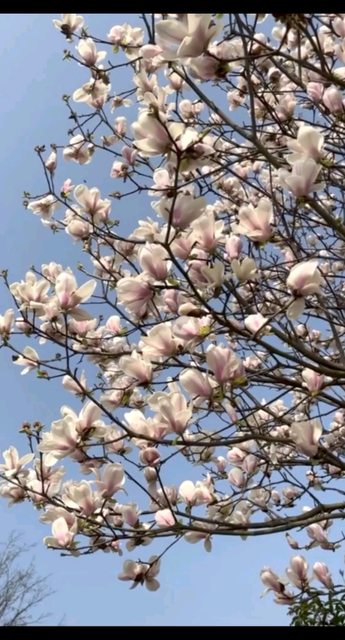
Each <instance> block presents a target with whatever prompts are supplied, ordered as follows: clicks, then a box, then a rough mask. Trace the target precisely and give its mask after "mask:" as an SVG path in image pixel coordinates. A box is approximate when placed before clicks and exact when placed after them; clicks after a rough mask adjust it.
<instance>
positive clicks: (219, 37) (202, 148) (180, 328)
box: [0, 14, 345, 605]
mask: <svg viewBox="0 0 345 640" xmlns="http://www.w3.org/2000/svg"><path fill="white" fill-rule="evenodd" d="M279 15H281V16H282V17H281V19H280V21H275V20H274V19H273V18H272V14H227V15H226V14H224V16H223V15H222V14H154V15H152V16H151V17H150V19H147V18H146V14H143V16H144V17H145V20H144V27H138V26H130V25H129V24H124V25H115V26H113V27H112V28H111V29H110V30H109V33H108V34H107V35H106V36H104V39H102V40H101V39H99V38H96V37H91V36H90V35H89V31H88V30H86V28H85V27H84V19H83V17H82V16H78V15H76V14H62V19H61V20H54V26H55V27H56V28H57V29H58V30H59V31H61V33H62V34H63V36H64V37H65V38H66V39H67V41H68V43H73V42H74V43H76V45H75V46H74V45H73V47H72V49H71V51H67V52H66V51H65V58H69V59H70V60H75V61H76V62H78V64H79V66H80V68H81V69H83V68H84V70H85V68H86V70H87V73H88V74H89V75H88V80H87V82H85V83H84V84H82V86H81V87H79V88H76V90H75V91H74V93H73V96H72V97H68V96H65V97H64V100H65V102H66V105H67V108H68V109H69V110H70V112H71V117H72V119H74V120H76V123H77V124H76V126H75V127H74V128H73V129H71V131H70V138H69V140H68V141H67V143H66V145H65V146H64V147H59V146H57V145H52V151H51V153H50V154H49V155H47V154H46V151H45V149H44V148H40V147H38V148H37V149H36V150H37V153H38V155H39V156H40V158H41V160H42V162H43V165H44V169H45V178H46V182H47V192H46V193H45V194H44V195H43V196H40V197H39V198H35V197H31V196H30V195H27V197H26V198H25V206H26V208H27V210H28V211H29V212H31V213H32V214H35V215H36V216H38V217H40V219H41V222H42V224H43V225H44V226H45V227H46V228H47V230H51V231H52V232H54V233H56V232H64V233H66V234H67V235H68V236H69V239H70V240H71V241H72V242H74V243H80V245H81V247H82V248H83V251H84V256H85V254H86V257H87V259H88V263H87V264H86V265H83V264H79V265H78V269H79V274H78V278H77V277H76V275H75V273H73V270H72V269H71V268H70V267H69V266H66V265H61V264H58V263H56V262H50V263H48V264H44V265H42V266H41V268H40V269H35V268H34V267H33V268H31V269H30V271H28V272H27V273H26V275H25V279H24V280H22V281H21V282H11V281H10V280H9V275H8V274H7V272H3V274H2V275H3V278H4V281H5V284H6V286H7V287H8V290H9V294H10V295H11V296H12V300H13V303H12V308H10V309H8V310H7V311H6V312H5V314H4V315H3V316H0V334H1V337H2V341H3V345H4V346H6V347H7V348H8V349H10V350H11V351H12V353H13V359H14V364H16V365H19V366H20V367H23V368H22V371H21V373H22V374H26V373H30V372H33V371H35V372H36V374H37V377H38V378H39V379H41V378H43V379H45V380H49V381H53V380H54V381H53V382H52V384H58V383H61V384H62V385H63V387H64V389H65V390H66V391H67V392H69V393H70V394H71V397H72V396H74V400H75V401H76V402H81V405H82V406H81V409H80V410H79V411H78V410H75V409H73V408H71V407H69V406H63V407H62V408H61V417H60V418H58V419H57V420H55V421H54V422H53V423H52V424H51V427H50V429H46V428H44V427H43V426H42V425H41V423H40V422H37V423H35V424H34V425H31V424H25V425H23V428H22V432H23V433H24V434H25V435H26V437H27V438H28V440H29V443H30V447H31V451H35V452H34V453H30V454H28V455H24V456H23V457H20V456H19V454H18V452H17V450H16V449H15V448H14V447H9V449H8V450H6V451H5V452H4V454H3V455H4V460H5V462H4V464H2V465H0V475H1V485H0V494H1V495H2V496H3V497H4V498H7V499H8V500H9V503H10V504H16V503H20V502H22V501H24V500H27V501H30V502H31V503H32V504H33V505H34V507H36V508H37V509H39V510H40V511H41V512H42V513H41V515H40V521H41V522H43V523H46V524H49V525H50V526H51V535H50V536H47V537H45V538H44V542H45V544H46V545H47V546H48V547H49V548H53V549H60V550H64V553H67V554H71V555H75V556H77V555H80V554H83V553H90V552H96V551H99V550H102V551H103V552H113V553H117V554H118V555H120V556H122V555H123V553H124V550H125V552H128V553H132V554H134V555H135V553H136V551H137V548H138V547H139V546H144V547H145V546H148V545H150V544H152V543H155V542H156V541H157V543H158V544H159V540H161V541H162V542H163V543H164V545H165V546H166V548H168V547H169V549H170V547H171V546H173V545H172V542H177V541H179V540H180V539H184V540H185V541H186V542H188V543H192V544H193V543H198V542H201V541H202V542H203V545H204V548H205V550H206V551H207V552H210V551H211V548H212V542H214V541H215V539H216V538H217V536H218V535H223V536H224V535H228V536H240V537H241V538H242V539H243V540H247V544H249V541H250V536H251V535H268V534H270V535H273V534H274V533H275V532H281V531H289V530H291V529H296V530H299V531H302V532H303V533H305V534H306V536H307V539H306V542H305V544H300V543H298V542H297V541H295V540H294V539H293V538H291V536H290V534H287V540H288V543H289V545H290V547H292V549H295V550H296V549H300V550H301V549H304V550H308V549H309V548H313V547H315V546H318V547H320V549H321V550H323V551H330V550H333V551H334V550H335V549H337V548H338V547H339V546H341V543H342V542H343V536H342V534H339V535H338V534H336V533H335V534H334V536H333V537H331V536H330V529H331V525H332V524H333V523H335V522H336V521H337V520H338V519H340V518H341V514H342V513H343V510H344V507H345V502H344V499H343V491H342V490H341V480H342V478H343V477H344V472H345V458H344V456H345V413H344V409H345V405H344V401H343V398H342V392H341V390H342V387H343V385H344V382H345V355H344V354H345V351H344V349H345V332H344V322H345V317H344V309H345V305H344V300H345V298H344V291H345V279H344V278H345V225H344V222H343V205H344V165H345V156H344V151H343V149H342V146H341V143H340V141H341V139H342V137H343V136H344V133H345V112H344V109H345V97H344V96H343V86H344V78H345V72H344V71H345V67H344V66H341V65H342V64H345V14H279ZM284 16H285V18H284ZM289 16H290V17H289ZM263 22H265V24H266V27H265V29H264V31H260V29H261V28H262V27H261V24H262V23H263ZM267 25H268V27H267ZM268 30H270V31H271V37H268V35H267V32H268ZM99 46H101V47H102V48H105V49H106V50H99ZM109 58H110V61H108V62H106V60H108V59H109ZM117 60H119V62H117ZM123 67H125V68H126V69H127V70H128V76H129V80H130V83H129V85H128V86H127V87H126V88H125V89H124V90H123V91H120V90H119V87H118V85H117V83H116V80H115V83H114V84H112V82H113V81H112V76H113V77H114V78H115V79H116V78H117V75H116V72H117V69H119V68H121V69H123ZM113 86H116V87H117V89H118V93H117V94H116V93H114V91H113V89H112V87H113ZM79 103H81V107H82V112H83V113H84V111H85V109H86V108H87V109H89V113H88V114H87V115H86V116H85V115H80V116H79V115H78V113H77V110H78V105H79ZM223 103H225V107H224V105H223ZM121 109H123V110H124V111H123V112H121V111H120V112H121V113H126V111H125V110H128V113H130V114H133V120H132V121H131V122H129V121H128V120H129V119H130V117H129V116H125V115H120V116H118V117H116V118H115V120H114V116H112V114H113V112H114V111H118V110H121ZM233 112H235V113H234V114H233ZM102 150H103V151H106V154H107V157H108V159H110V160H109V174H108V177H109V182H110V183H111V184H116V187H113V188H114V189H116V190H115V191H114V192H113V193H112V194H110V195H109V194H106V192H105V188H104V189H103V188H102V191H101V190H100V189H99V188H98V187H96V186H91V185H92V184H94V183H93V182H92V178H91V180H90V181H89V180H88V181H87V182H86V183H83V184H78V183H77V182H80V180H79V179H78V180H74V178H73V179H72V178H71V177H68V178H66V177H65V176H66V174H65V173H63V174H61V177H59V182H58V184H59V187H58V188H56V187H55V184H57V175H59V176H60V174H59V172H60V168H61V166H63V172H65V171H66V166H70V167H72V166H73V165H72V164H70V165H67V164H66V163H75V164H76V165H91V167H92V165H93V163H94V162H96V161H97V157H98V155H99V153H100V152H101V151H102ZM90 170H91V169H90ZM72 173H73V171H72V169H71V174H72ZM76 175H77V174H76ZM74 182H76V184H74ZM88 185H89V186H88ZM135 194H139V195H140V202H141V204H140V213H138V214H137V213H136V212H135V213H134V219H136V220H137V222H136V225H137V226H136V228H134V230H133V231H132V232H131V233H130V234H127V233H125V234H123V233H122V231H121V224H122V223H119V221H115V220H114V219H113V218H112V215H113V213H112V212H113V211H114V210H115V209H116V207H115V205H118V206H119V207H120V206H121V202H122V201H124V202H125V203H127V202H128V200H127V198H128V197H130V196H131V195H135ZM136 201H137V200H134V204H133V207H134V208H135V206H136V205H135V202H136ZM150 205H151V209H152V213H151V216H149V217H146V218H145V219H138V216H142V215H143V214H142V211H143V208H144V207H147V208H148V209H149V208H150ZM126 207H127V204H126ZM60 214H61V215H60ZM82 276H85V277H86V280H85V281H84V282H83V283H82ZM90 303H91V304H90ZM95 309H96V311H95ZM105 310H106V311H105ZM98 311H100V312H101V315H97V314H98ZM17 337H18V344H21V341H22V339H23V337H25V339H27V340H29V339H30V341H31V345H33V343H34V341H35V343H34V344H35V347H34V346H30V345H28V344H26V345H25V347H24V348H23V349H21V348H19V347H17V346H15V344H17V343H16V340H15V339H16V338H17ZM49 345H54V348H58V349H59V353H58V354H57V355H51V353H52V352H51V351H49ZM45 349H47V351H46V352H45ZM80 363H82V368H81V370H80V367H79V365H80ZM56 379H57V382H56ZM266 398H268V399H266ZM71 403H72V401H71ZM181 456H182V457H183V459H184V463H189V464H190V473H189V474H186V473H185V472H184V471H183V469H184V468H185V467H184V466H183V465H181V463H180V462H178V461H180V460H182V458H181ZM61 461H66V465H67V464H70V463H74V466H73V465H71V469H72V470H75V474H79V475H78V477H76V476H75V479H71V480H64V477H65V475H66V469H65V468H64V467H62V466H60V464H61ZM168 464H169V465H170V466H171V465H174V464H175V475H176V484H174V485H171V484H170V483H167V481H166V479H165V477H166V468H167V465H168ZM28 465H31V466H30V468H28ZM85 477H86V478H89V479H86V478H85ZM90 478H91V479H90ZM330 489H331V491H332V494H333V497H334V494H336V498H335V499H333V498H332V499H331V498H330V493H329V491H328V490H330ZM131 492H132V493H131ZM133 493H134V496H135V500H133V501H132V500H130V498H132V496H133ZM140 500H142V502H143V504H141V503H140ZM335 528H336V527H334V529H335ZM164 553H165V550H164V551H163V552H162V553H160V554H156V555H152V556H150V557H149V559H148V560H147V561H145V562H143V561H142V560H139V559H138V560H136V559H135V560H132V559H125V560H124V564H123V570H122V572H121V573H120V574H119V579H120V580H124V581H129V582H131V583H132V587H135V586H137V585H138V584H145V585H146V587H147V588H148V589H149V590H150V591H155V590H156V589H157V588H158V587H159V582H158V580H157V575H158V573H159V570H160V563H161V558H162V556H163V555H164ZM286 573H287V580H286V579H285V578H279V576H277V575H276V574H275V573H274V572H273V571H272V570H271V569H268V568H266V569H263V571H262V573H261V579H262V581H263V583H264V584H265V585H266V587H267V588H268V590H271V591H273V592H274V594H275V599H276V602H278V603H279V604H287V605H289V604H291V603H292V602H294V601H296V599H297V598H298V597H299V594H301V593H302V594H304V593H309V592H310V593H312V591H310V590H311V589H312V587H310V583H311V577H308V564H307V561H306V560H305V558H304V557H303V556H300V555H296V556H293V558H292V559H291V562H290V567H289V568H288V569H287V572H286ZM313 578H314V579H316V580H318V581H319V583H321V585H322V586H323V587H324V589H325V590H326V591H325V593H327V590H330V589H333V588H334V583H333V579H332V578H331V575H330V571H329V569H328V568H327V566H326V565H325V563H323V562H316V563H315V564H314V565H313ZM288 583H289V584H290V586H291V585H292V587H295V588H297V590H298V593H297V594H296V593H295V592H291V591H289V590H287V589H286V586H287V585H288Z"/></svg>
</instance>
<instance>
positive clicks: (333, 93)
mask: <svg viewBox="0 0 345 640" xmlns="http://www.w3.org/2000/svg"><path fill="white" fill-rule="evenodd" d="M322 102H323V104H324V105H325V107H327V109H329V111H330V112H331V113H334V114H338V113H343V111H344V104H343V96H342V95H341V93H340V91H339V89H337V87H335V86H334V85H332V86H331V87H328V89H326V90H325V92H324V94H323V96H322Z"/></svg>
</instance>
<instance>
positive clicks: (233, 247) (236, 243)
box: [224, 234, 243, 260]
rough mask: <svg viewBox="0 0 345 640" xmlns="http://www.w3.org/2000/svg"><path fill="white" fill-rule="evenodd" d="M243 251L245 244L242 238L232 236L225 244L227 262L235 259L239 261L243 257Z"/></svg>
mask: <svg viewBox="0 0 345 640" xmlns="http://www.w3.org/2000/svg"><path fill="white" fill-rule="evenodd" d="M242 249H243V242H242V240H241V238H239V237H238V236H235V235H233V234H231V235H230V238H227V241H226V244H225V250H226V254H225V256H224V257H225V258H226V259H227V260H233V259H234V258H235V259H236V260H238V258H240V257H241V252H242Z"/></svg>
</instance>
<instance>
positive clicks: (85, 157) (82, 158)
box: [63, 134, 93, 164]
mask: <svg viewBox="0 0 345 640" xmlns="http://www.w3.org/2000/svg"><path fill="white" fill-rule="evenodd" d="M92 149H93V145H92V144H88V145H87V146H85V138H84V136H82V135H80V134H78V135H77V136H73V138H71V139H70V141H69V145H68V146H67V147H65V148H64V150H63V157H64V159H65V160H73V161H74V162H78V163H79V164H89V162H91V157H92V155H91V150H92Z"/></svg>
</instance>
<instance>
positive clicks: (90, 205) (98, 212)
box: [73, 184, 111, 224]
mask: <svg viewBox="0 0 345 640" xmlns="http://www.w3.org/2000/svg"><path fill="white" fill-rule="evenodd" d="M73 195H74V197H75V199H76V201H77V202H79V204H80V205H81V207H82V210H83V211H84V212H85V213H87V214H88V215H89V216H91V218H92V220H93V221H94V223H95V224H98V223H99V222H104V221H105V220H107V219H108V218H109V213H110V208H111V202H110V200H102V199H101V192H100V191H99V189H97V188H96V187H93V188H92V189H88V187H87V186H86V185H85V184H79V185H78V186H77V187H76V188H75V189H74V194H73Z"/></svg>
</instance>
